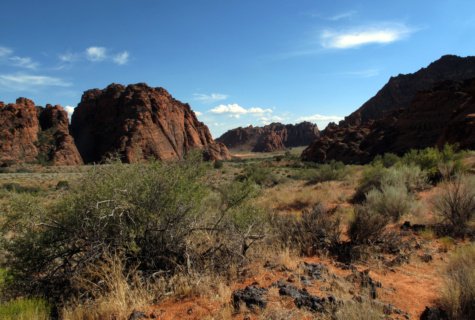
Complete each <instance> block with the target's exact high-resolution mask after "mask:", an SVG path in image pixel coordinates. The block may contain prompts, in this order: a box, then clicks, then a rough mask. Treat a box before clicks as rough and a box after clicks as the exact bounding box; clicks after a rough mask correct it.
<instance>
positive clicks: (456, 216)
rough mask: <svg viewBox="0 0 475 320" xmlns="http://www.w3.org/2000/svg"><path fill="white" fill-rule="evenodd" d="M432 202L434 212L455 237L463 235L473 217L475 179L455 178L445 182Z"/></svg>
mask: <svg viewBox="0 0 475 320" xmlns="http://www.w3.org/2000/svg"><path fill="white" fill-rule="evenodd" d="M441 190H442V191H441V192H439V193H438V194H437V195H436V196H435V197H434V198H433V200H432V203H433V206H434V209H435V212H436V213H437V214H438V215H439V216H440V217H441V218H442V222H443V223H447V224H448V225H449V226H450V228H451V229H452V232H453V233H454V234H455V235H464V234H465V233H466V232H467V225H468V223H469V222H470V221H471V220H472V219H473V217H474V216H475V178H473V177H469V176H464V175H462V176H457V177H455V178H452V179H450V180H448V181H447V182H445V185H444V187H443V188H442V189H441Z"/></svg>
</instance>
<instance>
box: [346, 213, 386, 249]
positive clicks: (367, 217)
mask: <svg viewBox="0 0 475 320" xmlns="http://www.w3.org/2000/svg"><path fill="white" fill-rule="evenodd" d="M387 224H388V218H387V217H386V216H384V215H382V214H380V213H378V212H376V211H374V210H372V208H370V207H367V206H365V205H357V206H355V216H354V218H353V220H352V221H351V222H350V224H349V226H348V236H349V238H350V240H351V243H352V244H354V245H364V244H372V243H374V242H377V241H379V240H380V239H381V236H382V234H383V232H384V229H385V228H386V225H387Z"/></svg>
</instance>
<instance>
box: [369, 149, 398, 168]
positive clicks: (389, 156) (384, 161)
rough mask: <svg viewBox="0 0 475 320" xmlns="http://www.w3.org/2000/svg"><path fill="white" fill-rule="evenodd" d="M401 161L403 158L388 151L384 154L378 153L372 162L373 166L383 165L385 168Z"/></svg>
mask: <svg viewBox="0 0 475 320" xmlns="http://www.w3.org/2000/svg"><path fill="white" fill-rule="evenodd" d="M400 161H401V158H399V157H398V156H397V155H395V154H394V153H390V152H388V153H385V154H383V155H382V156H381V155H377V156H376V157H374V159H373V161H372V162H371V164H372V165H373V166H377V165H381V166H383V167H385V168H390V167H392V166H395V165H396V164H398V163H400Z"/></svg>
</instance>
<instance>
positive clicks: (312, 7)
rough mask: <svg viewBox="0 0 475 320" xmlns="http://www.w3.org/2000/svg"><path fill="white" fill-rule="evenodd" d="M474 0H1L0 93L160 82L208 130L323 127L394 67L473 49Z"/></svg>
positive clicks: (60, 94)
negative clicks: (273, 125)
mask: <svg viewBox="0 0 475 320" xmlns="http://www.w3.org/2000/svg"><path fill="white" fill-rule="evenodd" d="M474 12H475V1H473V0H464V1H462V0H450V1H441V0H432V1H426V0H417V1H414V0H412V1H406V0H398V1H354V0H352V1H349V0H348V1H343V0H342V1H317V0H186V1H185V0H100V1H99V0H81V1H78V0H74V1H72V0H44V1H38V0H2V4H1V13H2V28H0V101H5V102H13V101H14V100H15V99H16V98H17V97H19V96H25V97H28V98H31V99H33V100H34V101H35V102H36V103H37V104H39V105H44V104H46V103H51V104H61V105H63V106H72V107H74V106H76V105H77V104H78V102H79V101H80V98H81V95H82V92H83V91H85V90H87V89H90V88H104V87H105V86H107V85H108V84H110V83H112V82H116V83H122V84H128V83H136V82H146V83H148V84H149V85H151V86H154V87H155V86H161V87H164V88H166V89H167V90H168V91H169V92H170V93H171V94H172V95H173V96H174V97H175V98H177V99H179V100H181V101H183V102H188V103H190V105H191V106H192V108H193V109H194V110H195V111H197V114H198V117H199V119H200V120H202V121H204V122H205V123H206V124H207V125H208V126H209V128H210V129H211V132H212V133H213V136H215V137H217V136H219V135H220V134H221V133H223V132H224V131H226V130H227V129H230V128H234V127H237V126H246V125H249V124H253V125H263V124H266V123H269V122H271V121H281V122H284V123H295V122H299V121H301V120H310V121H314V122H316V123H317V124H318V125H319V126H320V127H321V128H323V127H324V126H325V125H326V124H327V123H328V121H338V120H339V119H340V118H341V117H343V116H345V115H348V114H349V113H351V112H352V111H354V110H355V109H357V108H358V107H359V106H360V105H361V104H362V103H364V102H365V101H366V100H368V99H369V98H370V97H371V96H373V95H374V94H375V93H376V92H377V91H378V90H379V89H380V88H381V87H382V86H383V85H384V84H385V83H386V82H387V81H388V79H389V77H390V76H394V75H397V74H399V73H408V72H414V71H417V70H418V69H420V68H421V67H425V66H427V65H428V64H429V63H430V62H432V61H434V60H436V59H438V58H440V57H441V56H442V55H444V54H457V55H461V56H467V55H474V54H475V40H473V39H474V38H473V35H474V34H475V32H474V31H475V14H474Z"/></svg>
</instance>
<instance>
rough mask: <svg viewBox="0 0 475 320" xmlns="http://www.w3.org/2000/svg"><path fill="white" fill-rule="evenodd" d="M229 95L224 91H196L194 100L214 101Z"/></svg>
mask: <svg viewBox="0 0 475 320" xmlns="http://www.w3.org/2000/svg"><path fill="white" fill-rule="evenodd" d="M227 98H228V95H226V94H222V93H211V94H203V93H194V94H193V100H196V101H199V102H202V103H214V102H218V101H222V100H226V99H227Z"/></svg>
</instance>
